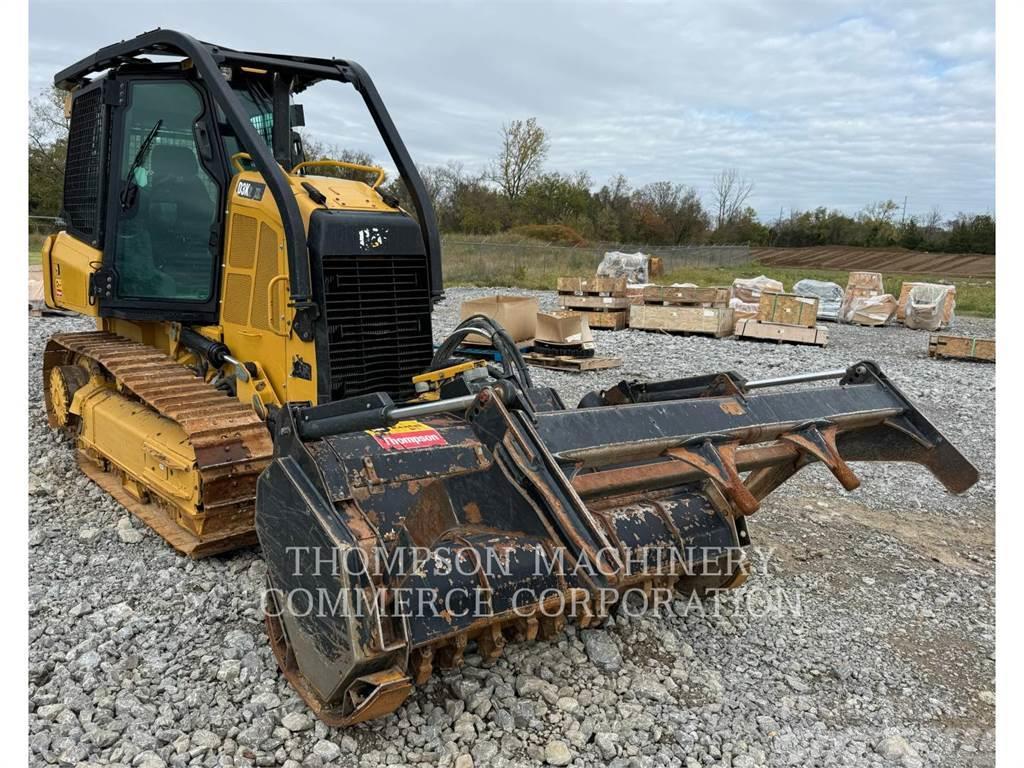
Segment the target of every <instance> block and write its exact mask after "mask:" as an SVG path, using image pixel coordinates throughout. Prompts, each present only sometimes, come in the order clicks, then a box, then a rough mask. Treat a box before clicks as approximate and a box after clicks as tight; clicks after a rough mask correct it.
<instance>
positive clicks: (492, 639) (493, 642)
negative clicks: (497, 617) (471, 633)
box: [476, 623, 505, 661]
mask: <svg viewBox="0 0 1024 768" xmlns="http://www.w3.org/2000/svg"><path fill="white" fill-rule="evenodd" d="M476 644H477V650H478V651H479V652H480V655H481V656H483V657H484V658H485V659H487V660H488V661H494V660H495V659H497V658H498V657H499V656H501V652H502V651H503V650H504V649H505V635H503V634H502V633H501V625H500V624H497V623H495V624H491V625H490V626H488V627H485V628H484V631H483V632H481V633H480V634H479V635H478V636H477V638H476Z"/></svg>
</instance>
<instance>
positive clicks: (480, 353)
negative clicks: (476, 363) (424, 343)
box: [434, 339, 533, 362]
mask: <svg viewBox="0 0 1024 768" xmlns="http://www.w3.org/2000/svg"><path fill="white" fill-rule="evenodd" d="M516 346H517V347H519V351H520V352H529V351H530V350H531V349H533V339H529V340H527V341H520V342H518V343H517V344H516ZM438 349H440V346H439V345H437V344H435V345H434V350H435V351H436V350H438ZM452 356H453V357H469V358H472V359H474V360H494V361H495V362H501V358H502V354H501V352H499V351H498V350H497V349H495V348H494V347H478V346H474V345H472V344H460V345H459V346H457V347H456V348H455V351H453V352H452Z"/></svg>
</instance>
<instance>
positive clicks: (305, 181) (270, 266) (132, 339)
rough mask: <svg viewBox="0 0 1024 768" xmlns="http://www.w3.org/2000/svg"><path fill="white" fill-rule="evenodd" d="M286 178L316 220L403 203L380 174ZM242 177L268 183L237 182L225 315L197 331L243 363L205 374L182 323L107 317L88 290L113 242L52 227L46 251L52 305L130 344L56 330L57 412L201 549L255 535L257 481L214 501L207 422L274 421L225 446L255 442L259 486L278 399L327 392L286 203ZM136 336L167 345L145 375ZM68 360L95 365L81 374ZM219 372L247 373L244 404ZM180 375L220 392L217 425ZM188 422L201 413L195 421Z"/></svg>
mask: <svg viewBox="0 0 1024 768" xmlns="http://www.w3.org/2000/svg"><path fill="white" fill-rule="evenodd" d="M288 178H289V180H290V181H291V182H292V186H293V190H294V193H295V196H296V201H297V202H298V204H299V209H300V211H301V213H302V218H303V223H304V225H306V226H307V227H308V222H309V217H310V215H311V214H312V212H313V211H315V210H317V209H323V208H331V209H339V210H363V211H382V212H393V211H395V209H394V208H392V207H390V206H388V205H387V204H385V203H384V202H383V200H382V198H381V196H380V195H379V194H378V193H377V192H376V190H375V189H374V188H373V187H371V186H370V185H368V184H365V183H362V182H359V181H354V180H350V179H341V178H332V177H319V176H306V175H301V176H300V175H298V174H289V175H288ZM240 182H249V183H252V184H259V183H261V177H260V175H259V174H258V173H257V172H255V171H248V170H243V171H240V172H238V173H236V174H235V176H234V178H233V179H232V180H231V183H230V186H229V189H230V190H232V193H231V194H230V195H229V197H228V202H227V215H226V235H225V238H224V249H223V254H222V258H221V260H220V269H221V272H222V274H221V280H220V302H219V306H220V322H219V323H217V324H216V325H204V326H199V327H195V328H194V330H195V331H197V332H198V333H200V334H201V335H202V336H205V337H206V338H208V339H210V340H212V341H216V342H221V343H223V344H225V345H226V346H227V347H228V348H229V349H230V350H231V352H232V354H233V355H234V356H235V357H236V358H238V359H240V360H244V361H246V364H247V369H248V370H247V371H246V375H244V376H243V375H239V374H238V372H237V371H235V370H234V369H233V367H232V366H230V365H228V366H226V367H225V368H224V369H223V370H217V369H215V368H212V367H210V368H208V369H207V370H206V372H205V374H204V377H203V379H202V380H200V379H198V378H196V377H194V376H193V375H192V372H191V370H190V369H191V368H194V367H195V366H196V364H197V363H198V362H200V361H199V360H198V356H197V355H196V354H195V353H194V352H193V351H192V350H190V349H188V348H186V347H185V346H184V345H183V344H182V343H180V332H181V328H180V326H179V325H178V324H177V323H174V322H169V321H142V320H135V319H123V318H117V317H100V316H99V311H98V307H97V303H96V301H95V300H91V299H90V281H91V280H94V279H95V277H94V276H95V275H96V273H97V270H99V269H100V268H101V267H102V265H103V256H104V254H103V252H101V251H99V250H97V249H95V248H93V247H92V246H90V245H88V244H86V243H83V242H82V241H81V240H79V239H77V238H75V237H73V236H71V235H70V234H68V233H67V232H60V233H58V234H57V235H54V236H51V237H50V238H48V239H47V240H46V242H45V243H44V246H43V250H42V267H43V269H42V271H43V275H44V294H45V298H46V303H47V305H48V306H50V307H53V308H60V309H67V310H73V311H75V312H78V313H80V314H83V315H87V316H91V317H95V318H96V328H97V330H98V331H100V332H104V333H106V334H111V335H113V337H116V338H117V339H119V340H120V341H119V342H118V344H120V345H121V346H116V345H115V346H114V347H113V348H106V349H104V350H103V352H102V354H101V353H100V352H96V353H95V354H93V353H90V352H86V351H83V348H80V347H79V346H76V344H83V343H86V342H83V341H80V340H79V341H74V340H70V341H65V340H64V339H62V337H55V339H54V340H53V341H51V343H50V347H49V348H48V352H47V356H48V357H47V362H46V364H45V367H46V371H45V375H46V377H47V379H46V382H45V385H46V386H47V396H48V397H47V402H48V405H49V409H50V420H51V423H52V424H53V425H54V426H58V427H63V428H66V429H69V431H71V432H72V433H73V434H74V435H75V440H76V443H77V446H78V448H79V450H80V457H81V463H82V465H83V469H85V471H86V472H87V473H88V474H89V475H90V476H91V477H93V479H94V480H96V481H97V482H98V483H99V484H100V485H102V486H103V487H104V488H105V489H106V490H108V491H109V492H110V493H111V494H112V495H114V496H115V497H117V498H118V499H119V500H121V501H122V503H124V504H125V505H126V506H128V507H129V508H130V509H132V511H133V512H135V513H136V515H138V516H139V517H140V518H142V519H143V520H144V521H145V522H146V523H147V524H149V525H150V526H151V527H152V528H154V529H155V530H156V531H157V532H158V533H160V535H161V536H163V537H164V538H165V539H167V540H168V541H169V542H170V543H171V544H172V545H174V546H175V547H177V548H178V549H180V550H182V551H184V552H187V553H188V554H190V555H193V556H204V555H207V554H213V553H215V552H219V551H223V550H224V549H229V548H232V547H234V546H238V545H239V544H242V543H253V542H254V541H255V537H254V534H253V531H252V503H251V501H252V500H251V493H250V498H249V499H248V501H246V502H238V501H237V500H236V501H233V502H231V501H230V500H229V502H230V503H224V504H222V505H221V508H220V509H219V510H218V508H217V505H216V504H211V501H210V499H209V494H208V493H207V490H208V488H207V486H208V485H209V484H210V482H211V480H210V479H209V478H207V479H204V472H205V473H206V474H209V473H215V472H216V470H215V469H210V468H208V467H204V466H203V462H202V461H200V460H199V459H197V451H196V448H195V446H194V445H193V441H194V440H195V439H197V435H205V437H204V438H202V439H207V440H209V439H210V435H208V434H205V433H204V431H203V430H204V429H206V432H209V428H212V429H214V431H216V427H217V425H218V423H219V422H218V418H217V416H218V414H222V415H223V416H224V417H225V418H226V419H228V421H226V422H225V423H226V426H227V427H228V428H229V430H230V428H234V427H236V426H237V423H243V427H244V429H248V430H250V432H252V427H253V426H254V425H256V426H257V427H258V429H260V430H261V431H262V432H264V433H266V434H265V435H263V437H262V438H261V437H260V436H259V435H257V434H255V433H252V434H243V435H242V437H241V438H239V437H238V433H235V432H230V431H229V432H228V433H225V435H224V436H223V443H224V446H225V447H224V450H225V451H228V450H229V448H228V446H229V445H230V444H231V440H234V441H235V442H236V443H238V444H240V445H245V446H246V449H245V451H244V452H247V453H248V458H250V459H251V461H249V462H248V463H247V462H245V461H242V462H240V463H239V466H242V467H243V468H242V469H237V468H236V469H233V470H232V472H236V471H237V472H238V474H239V479H238V480H237V483H238V485H239V486H244V487H247V488H248V487H254V483H255V476H256V475H258V470H260V469H262V467H263V466H264V465H265V463H266V461H267V460H269V456H270V454H271V450H272V446H271V440H270V435H269V432H267V431H266V429H265V427H263V422H264V421H265V419H266V417H267V414H268V412H269V408H270V407H271V406H281V405H282V404H284V403H288V402H309V403H316V402H317V399H318V393H317V370H316V368H317V355H316V350H315V345H314V342H313V341H312V340H310V341H303V340H302V339H300V338H299V337H298V335H297V334H296V333H295V332H294V330H293V328H292V323H293V320H294V317H295V311H294V309H293V308H292V307H291V306H289V300H288V296H289V285H288V280H289V275H288V261H287V258H286V254H285V246H284V235H283V226H282V223H281V217H280V214H279V212H278V209H277V206H276V205H275V204H274V202H273V201H272V200H271V199H270V197H269V195H268V196H265V197H264V199H262V200H253V199H250V198H247V197H244V196H241V195H239V194H238V193H237V190H238V189H239V188H240ZM303 185H306V186H303ZM308 187H312V188H314V189H315V190H317V191H318V192H320V194H321V195H323V198H324V202H323V203H314V202H313V200H312V199H311V197H310V195H309V193H308ZM73 336H74V335H73ZM128 343H135V345H136V346H135V347H132V349H137V350H140V351H139V352H138V354H139V355H143V356H144V355H145V354H147V353H145V352H143V351H141V350H156V351H159V352H162V353H163V355H164V358H163V359H162V360H155V361H154V362H153V363H152V366H153V367H152V369H151V370H148V371H147V372H146V374H145V375H144V376H139V375H138V370H137V369H138V365H135V366H134V367H133V366H132V365H131V363H132V362H133V360H134V359H135V358H133V356H132V354H131V353H130V352H126V351H121V350H124V349H127V348H125V347H124V345H125V344H128ZM138 345H144V347H142V346H138ZM111 349H113V351H111ZM104 355H106V356H107V357H106V358H105V357H104ZM108 358H109V359H108ZM297 364H298V365H299V366H302V367H304V368H305V370H304V371H303V375H302V376H296V375H294V374H295V373H296V372H297V368H296V366H297ZM69 366H71V367H79V368H81V369H82V370H83V371H84V372H85V373H84V374H83V375H82V376H78V375H76V374H75V373H74V372H73V371H72V372H71V373H70V374H69V373H68V367H69ZM122 371H124V373H123V374H122ZM219 374H229V375H234V376H235V380H234V383H235V386H234V394H235V400H236V403H235V405H234V406H232V407H230V408H225V407H224V406H223V405H222V404H219V403H218V400H217V398H216V397H215V396H214V393H215V392H216V390H214V389H213V387H212V386H211V382H213V381H214V380H215V378H216V377H217V376H218V375H219ZM182 375H184V376H185V377H186V379H187V378H192V379H193V380H194V382H195V383H198V384H200V385H201V386H202V388H203V390H204V391H201V390H200V389H195V390H194V391H195V393H196V394H195V397H197V398H199V402H208V403H210V405H209V406H208V407H207V408H199V409H198V413H200V414H206V415H208V417H209V418H208V424H206V425H205V426H204V425H201V424H199V425H197V412H196V411H184V410H182V409H183V408H184V407H185V406H187V405H188V402H187V401H188V399H189V398H188V397H185V396H183V397H179V398H175V397H174V396H173V394H172V395H169V396H168V395H166V394H165V393H164V391H165V390H170V391H171V392H173V391H176V390H174V387H173V386H172V383H174V382H176V384H177V385H178V386H181V385H182V384H187V385H188V386H192V385H193V382H189V381H187V380H186V379H182V378H181V376H182ZM69 376H70V379H71V380H73V381H72V384H71V385H68V383H67V381H68V377H69ZM132 376H134V378H132ZM161 377H163V378H161ZM83 379H84V381H85V383H84V384H82V383H81V382H82V380H83ZM172 380H173V382H172ZM136 381H138V382H139V383H136ZM161 384H163V389H161ZM76 386H77V389H76V388H75V387H76ZM147 386H148V387H151V388H153V391H154V392H155V393H157V394H158V395H159V397H154V399H153V401H152V402H150V401H147V399H146V398H145V397H144V396H143V395H144V389H143V388H144V387H147ZM161 398H162V399H161ZM204 398H205V400H204ZM221 399H222V400H225V399H226V398H221ZM239 409H242V410H244V411H245V412H246V417H245V418H242V417H240V415H239ZM178 418H181V419H182V420H183V422H179V420H178ZM231 419H233V420H234V421H231ZM239 419H240V421H239ZM190 420H191V421H190ZM182 423H185V424H191V425H192V427H193V428H192V430H191V431H190V430H188V429H186V428H184V427H183V426H182ZM243 431H244V430H243ZM229 438H230V439H229ZM213 440H214V443H215V444H214V448H216V447H217V445H216V440H217V436H216V435H214V436H213ZM208 453H209V451H207V454H208ZM236 463H238V462H236ZM206 464H207V465H209V467H215V466H216V461H211V460H210V458H209V457H208V456H207V459H206ZM216 482H220V481H219V480H217V481H216ZM242 495H244V494H239V497H241V496H242ZM168 521H170V523H171V524H168Z"/></svg>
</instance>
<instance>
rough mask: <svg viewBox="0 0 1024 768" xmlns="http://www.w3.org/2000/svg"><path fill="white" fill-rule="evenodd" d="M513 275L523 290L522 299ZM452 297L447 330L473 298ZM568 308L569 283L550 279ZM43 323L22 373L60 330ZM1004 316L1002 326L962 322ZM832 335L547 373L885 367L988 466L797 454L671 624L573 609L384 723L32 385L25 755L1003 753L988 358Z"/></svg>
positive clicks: (640, 342) (792, 761) (884, 337)
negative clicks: (742, 575) (290, 663)
mask: <svg viewBox="0 0 1024 768" xmlns="http://www.w3.org/2000/svg"><path fill="white" fill-rule="evenodd" d="M508 292H510V293H527V292H517V291H508ZM486 293H488V291H485V290H478V289H452V290H449V291H448V298H447V299H446V301H444V302H442V303H441V304H440V305H439V306H438V308H437V311H436V313H435V324H436V330H437V332H438V336H439V337H440V336H442V335H443V333H444V332H446V331H448V330H450V329H451V328H452V327H454V325H455V323H456V322H457V318H458V306H459V302H460V301H461V300H463V299H465V298H469V297H472V296H478V295H484V294H486ZM536 295H538V296H539V297H540V298H541V303H542V306H553V304H554V301H553V297H552V296H551V295H550V294H536ZM83 327H88V324H87V323H86V322H84V321H82V320H73V319H33V320H32V321H31V323H30V338H29V342H30V346H29V354H30V356H29V366H30V375H31V377H32V381H34V382H35V381H38V375H39V374H38V372H39V366H40V362H41V356H42V348H43V345H44V343H45V339H46V337H47V336H49V335H50V334H51V333H55V332H59V331H63V330H72V329H81V328H83ZM954 331H955V332H964V333H977V334H985V335H988V334H990V333H992V332H993V331H994V324H993V322H992V321H986V320H966V319H965V320H958V321H957V324H956V327H955V329H954ZM829 333H830V337H831V338H830V345H829V347H827V348H826V349H818V348H812V347H797V346H790V345H783V346H777V345H774V344H760V343H754V342H742V341H735V340H729V339H723V340H712V339H705V338H701V337H673V336H665V335H658V334H649V333H643V332H640V331H623V332H619V333H606V332H598V333H596V334H595V335H596V337H597V346H598V353H599V354H615V355H618V356H620V357H621V358H622V359H623V366H622V367H621V368H619V369H617V370H613V371H604V372H600V373H597V374H592V375H591V374H587V375H574V374H566V373H557V372H548V371H543V370H539V369H535V370H536V374H535V377H536V379H537V380H538V381H539V382H540V383H544V384H551V385H553V386H555V387H557V388H558V389H559V390H560V391H561V393H562V394H563V397H564V399H565V400H566V401H567V402H570V403H573V402H575V401H576V399H577V398H578V397H579V396H580V395H582V394H583V392H585V391H587V390H589V389H592V388H596V387H599V386H601V385H602V384H604V385H607V384H610V383H614V382H616V381H619V380H620V379H623V378H636V379H657V378H666V377H672V376H679V375H686V374H694V373H706V372H711V371H718V370H729V369H732V370H736V371H737V372H739V373H741V374H743V375H745V376H748V377H761V376H767V375H779V374H783V373H790V372H799V371H803V370H813V369H824V368H835V367H841V366H845V365H847V364H849V363H850V362H853V361H856V360H859V359H865V358H867V359H872V360H875V361H877V362H878V363H879V364H880V365H881V366H882V369H883V370H884V371H886V373H887V374H888V375H889V376H890V377H891V378H892V379H893V380H894V381H895V382H896V383H897V384H898V385H899V386H900V387H901V388H902V389H903V390H904V391H905V392H906V393H907V394H908V395H909V396H910V397H911V398H912V399H913V400H914V401H915V402H916V403H917V404H918V405H919V406H920V407H921V408H922V409H923V410H924V411H925V412H926V413H927V414H929V416H930V417H931V418H932V419H933V420H934V421H935V422H936V424H937V425H938V426H939V428H940V429H942V430H943V431H944V432H945V433H946V435H947V436H949V437H950V438H951V439H952V440H953V441H954V442H955V443H956V444H957V445H958V447H959V448H960V449H961V450H962V451H963V452H964V453H965V454H966V455H967V456H968V458H970V459H971V460H972V461H974V462H975V464H976V465H977V466H978V467H979V469H980V470H981V474H982V479H981V482H980V483H979V484H978V485H977V486H975V487H974V488H973V489H971V490H970V491H969V492H968V493H966V494H965V495H963V496H961V497H953V496H950V495H948V494H946V493H945V492H944V491H943V490H942V489H941V486H939V485H938V483H937V482H935V481H933V480H932V478H931V477H930V475H928V474H927V473H926V472H925V471H924V470H923V469H919V468H917V467H912V466H899V465H874V466H873V465H861V466H858V467H857V468H856V469H857V471H858V472H859V474H860V475H861V477H862V479H863V481H864V483H863V486H862V487H861V488H860V489H858V490H857V491H854V492H852V493H846V492H844V491H843V490H842V489H841V488H840V487H839V486H838V484H837V483H836V482H835V481H834V479H833V478H832V477H831V475H829V474H828V473H827V472H822V471H819V470H818V469H812V470H805V472H804V473H803V474H802V475H798V476H797V478H795V479H794V480H792V481H790V483H788V484H787V485H785V486H784V487H783V488H781V489H780V490H779V491H777V492H776V493H775V494H774V495H773V496H771V497H770V498H769V499H768V500H767V501H766V503H765V504H764V505H763V507H762V509H761V510H760V511H759V512H758V513H757V514H756V516H755V517H754V518H753V519H752V520H751V525H750V530H751V534H752V537H753V540H754V542H755V545H756V549H755V552H754V564H755V572H754V574H753V575H752V576H751V578H750V580H749V581H748V582H747V584H746V586H744V587H743V588H742V589H740V590H737V591H735V592H732V593H730V594H729V595H728V596H727V597H725V598H721V599H719V600H714V601H708V602H707V603H704V604H696V603H689V604H687V603H685V602H683V601H678V602H676V603H675V604H674V605H673V606H672V609H671V610H669V611H663V612H662V615H653V614H645V615H641V616H635V617H626V616H623V617H621V618H618V619H616V620H615V621H614V622H612V623H610V624H609V625H608V626H606V627H605V628H602V629H600V630H593V631H587V632H579V631H577V630H575V629H574V628H573V627H572V626H570V627H568V628H567V630H566V632H565V634H564V635H563V636H562V637H561V638H560V639H559V640H558V641H557V642H554V643H532V644H523V645H515V646H510V647H509V648H508V649H507V650H506V653H505V655H504V657H503V658H502V659H500V660H499V661H498V662H497V663H496V664H494V665H493V666H491V667H484V666H483V665H482V664H481V662H480V659H479V658H478V657H473V656H469V657H468V663H467V666H466V667H464V668H463V670H462V671H461V672H459V673H454V674H453V673H448V674H445V675H435V676H434V677H433V678H432V679H431V681H430V682H429V683H428V684H427V685H425V686H423V687H422V688H420V689H418V690H417V691H416V692H415V693H414V694H413V695H412V696H411V697H410V698H409V700H408V701H407V702H406V704H405V706H403V707H402V708H401V709H399V710H398V712H396V713H395V714H394V715H393V716H390V717H388V718H386V719H384V720H381V721H376V722H372V723H369V724H364V725H361V726H358V727H355V728H351V729H349V730H347V731H338V730H333V729H329V728H326V727H324V726H323V725H322V724H321V723H319V722H318V721H316V720H315V719H314V718H312V717H311V716H310V714H309V713H308V712H307V711H306V709H305V707H304V706H303V704H302V702H301V701H300V700H299V698H298V697H297V696H296V695H295V694H293V693H292V691H291V690H290V689H289V687H288V686H287V684H285V682H284V681H283V679H282V678H281V677H280V676H279V674H278V672H277V669H276V666H275V663H274V660H273V657H272V655H271V653H270V650H269V647H268V646H267V644H266V641H265V639H264V633H263V625H262V621H261V617H260V615H259V611H258V602H257V594H258V590H259V588H260V586H261V584H262V579H263V575H264V572H265V569H264V565H263V563H262V561H261V559H260V556H259V553H258V552H257V551H255V550H249V551H243V552H238V553H235V554H233V555H231V556H225V557H221V558H213V559H207V560H203V561H201V562H191V561H189V560H187V559H185V558H183V557H179V556H178V555H176V554H174V553H173V552H172V551H171V550H170V549H169V548H168V547H167V546H165V545H164V544H163V543H162V542H161V540H160V539H158V538H157V537H156V536H155V535H154V534H152V533H150V532H149V531H148V529H145V528H144V527H142V526H141V525H139V524H138V523H135V522H133V520H132V519H131V518H130V517H129V516H128V515H127V514H126V512H125V511H124V510H123V509H122V508H121V507H120V506H119V505H118V504H117V503H116V502H114V501H112V500H111V499H109V498H108V497H107V496H106V495H105V494H104V493H102V492H101V491H100V490H99V489H98V488H96V487H95V486H94V485H92V483H91V482H90V481H88V480H87V479H86V478H84V477H82V476H81V475H80V474H79V473H78V471H77V469H76V468H75V466H74V463H73V458H72V451H71V446H70V445H69V444H68V443H67V442H66V441H64V440H63V439H61V438H59V437H57V436H55V435H54V434H53V433H51V432H50V430H49V429H48V428H47V426H46V421H45V417H44V414H43V408H42V403H41V393H40V390H39V389H38V387H36V386H34V387H33V388H32V390H31V392H30V395H29V411H30V433H29V451H30V453H29V463H30V466H29V468H30V473H31V474H30V481H29V493H30V505H29V515H30V523H29V524H30V533H29V545H30V548H31V549H30V574H29V592H30V594H29V614H30V615H29V630H30V643H31V645H30V656H29V709H30V713H31V714H30V731H31V735H30V745H31V746H30V763H31V764H33V765H46V764H60V765H64V766H76V765H93V764H96V765H125V766H128V765H131V766H141V767H144V768H153V767H157V766H164V765H172V766H185V765H194V766H220V765H223V766H232V765H237V766H249V765H253V764H255V765H288V766H298V765H305V766H326V765H360V766H377V765H383V764H386V765H424V766H427V765H430V766H433V765H443V766H452V765H454V766H456V767H457V768H468V767H469V766H472V765H476V766H481V765H529V764H544V763H546V764H550V765H567V764H572V765H605V764H608V765H617V766H687V767H690V766H732V767H733V768H747V767H749V766H762V765H798V766H810V765H858V766H860V765H865V766H866V765H872V766H922V765H941V766H975V765H993V764H994V730H993V729H994V709H993V704H994V685H995V663H994V658H995V654H994V648H995V645H994V629H995V613H994V588H995V583H994V543H993V530H994V509H995V502H994V492H995V477H994V470H995V465H994V445H995V384H994V367H993V366H986V365H979V364H969V363H956V362H951V361H944V362H940V361H933V360H930V359H929V358H928V357H927V352H926V350H927V334H926V333H923V332H913V331H908V330H905V329H903V328H895V327H893V328H884V329H867V328H856V327H846V326H841V327H836V326H829Z"/></svg>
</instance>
